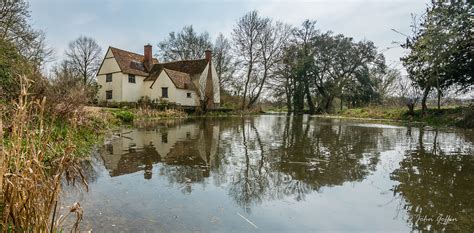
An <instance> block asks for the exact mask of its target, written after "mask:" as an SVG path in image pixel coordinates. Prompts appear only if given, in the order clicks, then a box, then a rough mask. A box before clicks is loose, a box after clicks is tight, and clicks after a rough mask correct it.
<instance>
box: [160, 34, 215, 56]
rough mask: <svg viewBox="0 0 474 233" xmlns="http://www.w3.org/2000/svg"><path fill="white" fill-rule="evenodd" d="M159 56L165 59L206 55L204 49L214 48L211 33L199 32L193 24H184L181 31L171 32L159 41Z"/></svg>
mask: <svg viewBox="0 0 474 233" xmlns="http://www.w3.org/2000/svg"><path fill="white" fill-rule="evenodd" d="M158 47H159V48H160V50H159V52H158V54H157V55H158V56H159V57H160V58H161V59H162V60H164V61H177V60H192V59H201V58H203V57H204V51H206V50H207V49H211V48H212V43H211V40H210V39H209V33H207V32H203V33H200V34H198V33H197V32H196V31H194V29H193V26H192V25H189V26H184V27H183V29H182V30H181V31H180V32H171V33H170V34H169V36H168V38H166V39H165V40H163V41H161V42H159V43H158Z"/></svg>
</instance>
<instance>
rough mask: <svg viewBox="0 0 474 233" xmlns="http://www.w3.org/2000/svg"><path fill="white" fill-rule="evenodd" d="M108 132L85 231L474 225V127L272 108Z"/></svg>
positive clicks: (68, 196)
mask: <svg viewBox="0 0 474 233" xmlns="http://www.w3.org/2000/svg"><path fill="white" fill-rule="evenodd" d="M114 133H115V134H114V135H111V136H110V137H108V138H107V140H106V142H105V143H104V145H103V146H101V147H100V148H99V150H98V152H97V153H96V154H95V155H94V156H93V158H92V161H91V163H90V164H88V166H87V167H86V171H87V173H88V180H89V183H90V184H89V192H82V191H78V190H77V188H72V187H66V189H65V190H64V205H66V204H69V203H73V202H75V201H79V202H80V203H81V205H82V207H83V208H84V221H83V223H82V225H81V229H82V230H90V229H92V230H93V231H95V232H104V231H106V232H111V231H114V232H116V231H117V232H120V231H122V232H190V231H192V232H195V231H197V232H315V231H357V232H380V231H384V232H387V231H397V232H398V231H402V232H406V231H433V230H448V231H462V232H466V231H469V232H472V230H473V229H474V155H473V148H474V145H473V141H474V134H473V132H472V131H458V130H452V129H446V130H435V129H431V128H426V127H425V128H418V127H405V126H394V125H385V124H375V123H373V122H369V123H367V122H365V123H364V122H361V121H348V120H334V119H321V118H315V117H307V116H305V117H287V116H283V115H282V116H279V115H263V116H257V117H251V118H202V119H190V120H182V121H170V122H158V123H154V124H148V125H141V126H137V127H136V128H133V129H122V130H120V131H117V132H114Z"/></svg>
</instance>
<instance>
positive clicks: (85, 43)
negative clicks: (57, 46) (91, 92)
mask: <svg viewBox="0 0 474 233" xmlns="http://www.w3.org/2000/svg"><path fill="white" fill-rule="evenodd" d="M101 54H102V49H101V48H100V46H99V45H98V44H97V43H96V41H95V40H94V39H93V38H90V37H85V36H80V37H79V38H77V39H76V40H74V41H72V42H70V43H69V47H68V48H67V50H66V63H67V64H68V67H70V68H71V69H72V70H73V71H75V72H77V73H78V74H79V75H80V77H81V78H82V82H83V84H84V85H90V84H92V83H93V82H94V81H95V74H96V73H97V69H99V66H100V62H101V59H102V57H101Z"/></svg>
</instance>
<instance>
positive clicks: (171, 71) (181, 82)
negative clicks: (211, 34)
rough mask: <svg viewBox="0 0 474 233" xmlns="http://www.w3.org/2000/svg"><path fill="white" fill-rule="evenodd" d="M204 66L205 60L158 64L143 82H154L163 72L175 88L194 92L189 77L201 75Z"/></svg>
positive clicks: (205, 64)
mask: <svg viewBox="0 0 474 233" xmlns="http://www.w3.org/2000/svg"><path fill="white" fill-rule="evenodd" d="M206 66H207V60H206V59H199V60H186V61H176V62H168V63H158V64H155V65H153V68H152V69H151V71H150V75H149V76H148V78H146V79H145V81H155V80H156V79H157V78H158V76H160V74H161V72H162V71H163V70H164V71H165V72H166V74H167V75H168V77H170V79H171V81H172V82H173V83H174V85H175V86H176V87H177V88H180V89H190V90H195V89H196V87H195V86H194V83H193V82H192V80H191V75H193V74H200V73H202V72H203V71H204V69H205V68H206Z"/></svg>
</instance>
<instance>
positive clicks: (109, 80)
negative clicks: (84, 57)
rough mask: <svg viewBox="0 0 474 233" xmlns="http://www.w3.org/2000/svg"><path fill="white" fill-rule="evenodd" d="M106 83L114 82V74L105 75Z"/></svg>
mask: <svg viewBox="0 0 474 233" xmlns="http://www.w3.org/2000/svg"><path fill="white" fill-rule="evenodd" d="M105 82H106V83H110V82H112V74H106V75H105Z"/></svg>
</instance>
